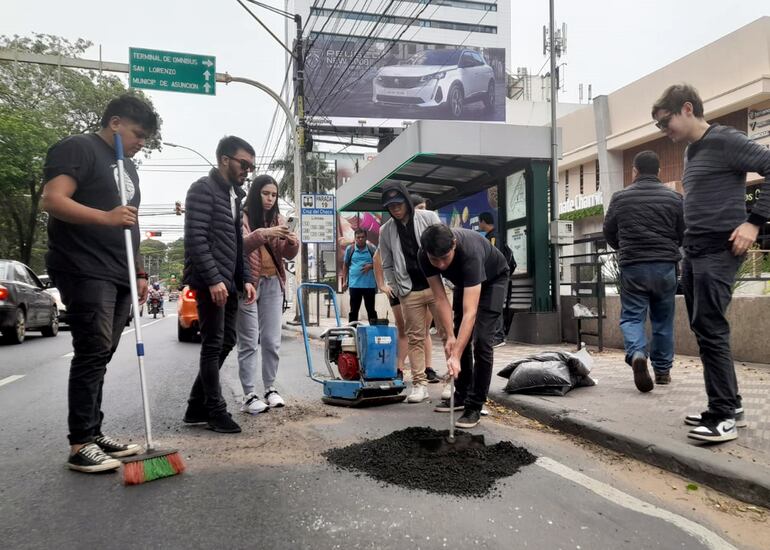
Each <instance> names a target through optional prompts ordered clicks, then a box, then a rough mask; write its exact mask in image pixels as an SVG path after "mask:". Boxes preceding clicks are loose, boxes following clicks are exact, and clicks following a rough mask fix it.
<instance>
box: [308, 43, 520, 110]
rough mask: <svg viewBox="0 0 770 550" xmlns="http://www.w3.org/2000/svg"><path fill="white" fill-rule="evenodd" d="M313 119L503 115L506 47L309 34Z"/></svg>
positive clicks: (310, 92)
mask: <svg viewBox="0 0 770 550" xmlns="http://www.w3.org/2000/svg"><path fill="white" fill-rule="evenodd" d="M305 82H306V86H305V96H306V113H307V114H308V115H309V116H311V117H320V118H331V117H357V118H361V117H365V118H380V119H404V120H416V119H443V120H454V119H456V120H479V121H499V122H504V121H505V82H506V80H505V48H477V47H470V46H461V47H454V46H446V45H437V44H423V43H416V42H397V41H392V40H382V39H379V40H378V39H372V38H366V37H356V36H338V35H324V34H311V38H310V42H309V50H308V52H307V58H306V61H305Z"/></svg>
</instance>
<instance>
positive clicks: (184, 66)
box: [128, 48, 217, 95]
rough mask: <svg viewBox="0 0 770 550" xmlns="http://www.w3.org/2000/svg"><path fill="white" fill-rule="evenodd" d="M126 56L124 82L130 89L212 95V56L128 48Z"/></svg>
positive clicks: (214, 61)
mask: <svg viewBox="0 0 770 550" xmlns="http://www.w3.org/2000/svg"><path fill="white" fill-rule="evenodd" d="M128 58H129V59H128V66H129V78H128V84H129V86H131V87H132V88H142V89H145V90H162V91H166V92H184V93H187V94H203V95H215V94H216V80H217V78H216V74H217V71H216V58H215V57H214V56H211V55H197V54H192V53H179V52H165V51H161V50H146V49H142V48H129V49H128Z"/></svg>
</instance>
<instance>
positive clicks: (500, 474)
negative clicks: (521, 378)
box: [323, 428, 537, 497]
mask: <svg viewBox="0 0 770 550" xmlns="http://www.w3.org/2000/svg"><path fill="white" fill-rule="evenodd" d="M462 433H464V432H462V431H456V432H455V434H457V435H459V434H462ZM448 434H449V432H448V430H443V431H438V430H434V429H432V428H407V429H405V430H399V431H397V432H393V433H391V434H389V435H386V436H385V437H381V438H380V439H374V440H370V441H365V442H363V443H355V444H353V445H348V446H347V447H340V448H336V449H330V450H328V451H326V452H325V453H323V454H324V456H325V457H326V458H327V460H328V461H329V462H331V463H332V464H334V465H335V466H337V467H339V468H342V469H344V470H350V471H360V472H364V473H365V474H366V475H368V476H370V477H372V478H374V479H376V480H379V481H382V482H385V483H392V484H393V485H400V486H402V487H406V488H408V489H422V490H424V491H428V492H430V493H438V494H445V495H455V496H459V497H484V496H487V495H489V494H490V492H491V490H492V488H493V487H494V485H495V481H497V480H498V479H500V478H504V477H508V476H512V475H513V474H515V473H516V472H518V471H519V468H520V467H521V466H525V465H527V464H532V463H533V462H534V461H535V460H536V458H537V457H535V456H534V455H533V454H531V453H530V452H529V451H527V450H526V449H524V448H522V447H516V446H515V445H514V444H513V443H511V442H510V441H501V442H500V443H496V444H494V445H489V446H487V447H484V448H482V449H460V450H455V449H449V450H448V451H446V452H444V451H441V452H431V451H428V450H425V449H423V448H422V447H421V446H420V440H421V439H426V438H435V437H444V438H445V437H447V435H448Z"/></svg>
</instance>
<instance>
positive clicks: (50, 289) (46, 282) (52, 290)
mask: <svg viewBox="0 0 770 550" xmlns="http://www.w3.org/2000/svg"><path fill="white" fill-rule="evenodd" d="M37 278H38V279H40V282H41V283H43V287H44V288H45V291H46V292H47V293H48V294H50V295H51V296H53V299H54V301H55V302H56V309H57V310H58V311H59V326H62V325H64V324H66V317H67V306H65V305H64V302H62V301H61V293H60V292H59V289H58V288H56V287H55V286H53V283H51V278H50V277H49V276H48V275H46V274H43V275H38V276H37Z"/></svg>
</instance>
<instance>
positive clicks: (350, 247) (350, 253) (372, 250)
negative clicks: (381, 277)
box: [345, 241, 377, 268]
mask: <svg viewBox="0 0 770 550" xmlns="http://www.w3.org/2000/svg"><path fill="white" fill-rule="evenodd" d="M354 247H355V244H349V245H348V247H347V249H346V250H345V265H346V266H347V267H348V268H349V267H350V264H351V263H352V262H353V248H354ZM366 249H367V250H368V251H369V255H370V256H371V257H372V262H373V261H374V253H375V252H377V249H376V248H375V246H374V245H373V244H372V243H370V242H368V241H367V242H366Z"/></svg>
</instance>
